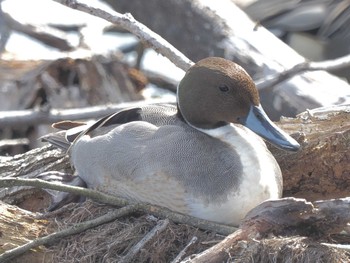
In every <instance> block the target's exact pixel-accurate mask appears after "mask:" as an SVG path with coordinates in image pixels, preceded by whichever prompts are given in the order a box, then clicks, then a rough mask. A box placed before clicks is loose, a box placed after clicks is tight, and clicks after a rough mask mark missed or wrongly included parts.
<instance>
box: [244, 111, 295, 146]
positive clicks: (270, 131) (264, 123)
mask: <svg viewBox="0 0 350 263" xmlns="http://www.w3.org/2000/svg"><path fill="white" fill-rule="evenodd" d="M242 124H243V125H244V126H246V127H247V128H249V129H250V130H252V131H253V132H255V133H256V134H258V135H260V136H261V137H262V138H264V139H265V140H267V141H269V142H270V143H272V144H273V145H275V146H277V147H279V148H281V149H284V150H288V151H297V150H298V149H299V148H300V145H299V143H298V142H297V141H296V140H294V139H293V138H292V137H290V136H289V135H288V134H287V133H285V132H284V131H282V130H281V129H280V128H278V127H277V126H276V125H275V124H274V123H273V122H272V121H271V120H270V119H269V117H268V116H267V115H266V113H265V111H264V109H263V108H262V107H261V105H259V106H251V107H250V111H249V114H248V116H247V117H246V118H245V119H242Z"/></svg>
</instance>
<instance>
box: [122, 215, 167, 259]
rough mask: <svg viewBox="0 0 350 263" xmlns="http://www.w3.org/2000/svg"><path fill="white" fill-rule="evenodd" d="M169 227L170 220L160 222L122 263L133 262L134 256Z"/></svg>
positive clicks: (130, 251)
mask: <svg viewBox="0 0 350 263" xmlns="http://www.w3.org/2000/svg"><path fill="white" fill-rule="evenodd" d="M168 225H169V220H168V219H164V220H160V221H158V223H157V225H156V226H155V227H154V228H152V230H151V231H150V232H148V233H147V235H146V236H144V237H143V238H142V239H141V240H140V241H139V242H138V243H137V244H136V245H134V246H133V247H132V248H131V249H130V250H129V252H128V254H126V255H125V256H124V257H123V258H122V259H120V260H119V262H120V263H129V262H132V261H133V258H134V256H135V255H136V254H137V253H138V252H139V251H140V250H141V249H142V248H143V247H144V246H145V245H146V244H147V243H148V242H149V241H150V240H151V239H152V238H154V237H155V236H156V235H158V234H159V233H161V232H163V231H164V230H165V229H166V228H167V226H168Z"/></svg>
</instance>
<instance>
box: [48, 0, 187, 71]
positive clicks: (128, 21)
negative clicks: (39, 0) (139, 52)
mask: <svg viewBox="0 0 350 263" xmlns="http://www.w3.org/2000/svg"><path fill="white" fill-rule="evenodd" d="M54 1H55V2H57V3H60V4H62V5H65V6H68V7H70V8H73V9H76V10H79V11H82V12H85V13H88V14H91V15H94V16H97V17H100V18H102V19H105V20H107V21H108V22H111V23H113V24H115V25H117V26H119V27H121V28H124V29H126V30H128V31H129V32H131V33H133V34H134V35H135V36H137V37H138V38H140V39H141V41H142V42H144V43H146V45H148V46H150V47H152V48H153V49H154V50H155V51H157V52H159V53H160V54H162V55H163V56H165V57H167V58H168V59H170V61H172V62H173V63H174V64H175V65H176V66H178V67H179V68H181V69H183V70H185V71H186V70H187V69H188V68H189V67H190V66H191V65H192V64H193V62H192V61H191V60H190V59H188V58H187V57H186V56H185V55H184V54H182V53H181V52H180V51H179V50H177V49H176V48H175V47H174V46H173V45H171V44H170V43H169V42H168V41H166V40H165V39H163V38H162V37H161V36H159V35H158V34H156V33H154V32H153V31H152V30H150V29H149V28H148V27H146V26H145V25H143V24H141V23H140V22H138V21H136V20H135V19H134V18H133V17H132V15H131V14H124V15H122V14H119V13H117V12H114V13H113V14H111V13H108V12H106V11H104V10H102V9H99V8H94V7H91V6H88V5H86V4H83V3H81V2H79V1H76V0H54Z"/></svg>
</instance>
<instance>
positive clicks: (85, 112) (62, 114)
mask: <svg viewBox="0 0 350 263" xmlns="http://www.w3.org/2000/svg"><path fill="white" fill-rule="evenodd" d="M161 102H162V103H166V102H169V100H164V99H154V100H148V101H147V102H145V101H136V102H125V103H118V104H110V105H107V106H105V105H103V106H93V107H86V108H77V109H51V110H49V111H40V110H20V111H2V112H1V116H0V128H4V127H20V126H24V125H38V124H45V123H46V124H51V123H54V122H59V121H64V120H82V119H98V118H101V117H104V116H106V115H108V114H110V113H113V112H115V111H119V110H122V109H125V108H129V107H137V106H140V105H144V104H146V103H147V104H149V103H161Z"/></svg>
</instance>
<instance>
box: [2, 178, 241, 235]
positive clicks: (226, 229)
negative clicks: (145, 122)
mask: <svg viewBox="0 0 350 263" xmlns="http://www.w3.org/2000/svg"><path fill="white" fill-rule="evenodd" d="M13 186H32V187H36V188H40V189H42V188H44V189H52V190H56V191H62V192H69V193H74V194H77V195H81V196H85V197H88V198H91V199H93V200H95V201H98V202H101V203H104V204H108V205H114V206H125V205H136V208H137V210H138V211H140V212H143V213H147V214H152V215H154V216H157V217H160V218H169V219H170V220H172V221H173V222H174V223H180V224H187V225H191V226H194V227H198V228H200V229H204V230H208V231H214V232H216V233H219V234H222V235H229V234H231V233H232V232H234V231H236V230H237V228H235V227H232V226H227V225H222V224H218V223H215V222H211V221H207V220H204V219H199V218H196V217H192V216H189V215H184V214H180V213H177V212H174V211H170V210H169V209H167V208H164V207H159V206H156V205H151V204H145V203H137V204H135V203H133V202H131V201H128V200H125V199H123V198H119V197H116V196H112V195H107V194H104V193H102V192H99V191H96V190H92V189H86V188H83V187H77V186H70V185H63V184H57V183H52V182H46V181H44V180H40V179H19V178H2V179H0V188H1V187H13Z"/></svg>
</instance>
